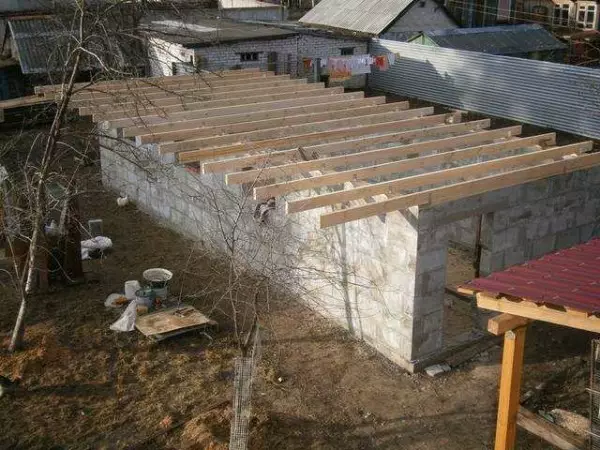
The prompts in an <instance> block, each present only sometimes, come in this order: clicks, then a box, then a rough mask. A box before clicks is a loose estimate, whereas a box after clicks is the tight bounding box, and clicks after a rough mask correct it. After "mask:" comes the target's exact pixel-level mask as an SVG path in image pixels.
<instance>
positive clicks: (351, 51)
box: [340, 47, 354, 56]
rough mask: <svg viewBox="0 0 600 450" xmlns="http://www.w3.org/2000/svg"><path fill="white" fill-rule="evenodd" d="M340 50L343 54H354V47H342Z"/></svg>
mask: <svg viewBox="0 0 600 450" xmlns="http://www.w3.org/2000/svg"><path fill="white" fill-rule="evenodd" d="M340 52H341V55H342V56H352V55H354V47H343V48H340Z"/></svg>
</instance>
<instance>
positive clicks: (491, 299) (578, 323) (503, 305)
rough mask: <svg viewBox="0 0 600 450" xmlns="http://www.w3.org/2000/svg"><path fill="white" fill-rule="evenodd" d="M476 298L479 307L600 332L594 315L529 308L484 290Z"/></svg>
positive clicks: (598, 323) (599, 320) (599, 324)
mask: <svg viewBox="0 0 600 450" xmlns="http://www.w3.org/2000/svg"><path fill="white" fill-rule="evenodd" d="M476 298H477V306H478V307H479V308H483V309H489V310H492V311H498V312H501V313H507V314H512V315H515V316H520V317H525V318H528V319H531V320H539V321H542V322H548V323H553V324H555V325H562V326H565V327H570V328H577V329H579V330H586V331H592V332H594V333H600V319H599V318H597V317H595V316H589V317H581V316H576V315H572V314H568V313H566V312H562V311H559V310H556V309H550V308H531V307H530V306H524V305H522V304H521V303H522V302H516V301H510V300H507V299H505V298H503V297H500V298H496V296H495V295H492V294H488V293H485V292H479V293H477V294H476Z"/></svg>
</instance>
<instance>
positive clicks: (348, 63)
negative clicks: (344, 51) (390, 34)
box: [303, 53, 399, 81]
mask: <svg viewBox="0 0 600 450" xmlns="http://www.w3.org/2000/svg"><path fill="white" fill-rule="evenodd" d="M398 56H399V55H397V54H395V53H388V54H386V55H380V56H371V55H352V56H332V57H328V58H314V59H313V58H304V60H303V63H304V69H305V70H306V71H308V70H310V69H311V68H312V67H314V60H318V61H319V63H320V65H321V67H323V68H326V70H327V72H328V73H329V79H330V80H331V81H344V80H347V79H349V78H350V77H352V76H353V75H363V74H367V73H371V68H372V66H375V67H376V68H377V69H378V70H380V71H385V70H388V69H389V67H390V66H392V65H393V64H394V63H395V62H396V58H397V57H398Z"/></svg>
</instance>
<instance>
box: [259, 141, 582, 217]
mask: <svg viewBox="0 0 600 450" xmlns="http://www.w3.org/2000/svg"><path fill="white" fill-rule="evenodd" d="M591 144H592V143H591V142H584V143H577V144H570V145H565V146H562V147H554V148H551V149H547V150H538V151H532V152H530V153H525V154H522V155H517V156H508V157H504V158H497V159H492V160H489V161H485V162H481V163H475V164H468V165H464V166H459V167H454V168H451V169H442V170H436V171H433V172H428V173H423V174H419V175H413V176H408V177H404V178H399V179H396V180H391V181H384V182H381V183H373V184H369V185H367V186H364V187H362V188H356V189H350V190H346V191H339V192H333V193H329V194H322V195H318V196H315V197H312V198H307V199H302V200H296V201H294V202H290V203H288V212H299V211H306V210H308V209H315V208H320V207H322V206H328V205H335V204H338V203H343V202H347V201H349V200H356V199H357V198H366V197H372V196H373V195H376V194H388V195H389V194H399V193H401V192H403V191H406V190H409V189H416V188H420V187H422V186H431V185H435V184H441V183H447V182H449V181H452V180H459V179H463V178H470V177H481V176H486V175H488V174H490V173H491V172H493V171H498V170H506V169H509V168H515V167H522V166H526V165H531V164H537V163H540V162H542V161H544V160H548V159H554V158H560V157H562V156H565V155H570V154H572V153H580V152H583V151H586V150H590V149H591ZM504 146H510V144H509V143H502V144H489V145H486V146H484V151H485V150H486V149H487V150H490V149H491V151H489V153H494V152H497V151H502V149H503V148H504ZM513 148H514V147H513ZM516 148H519V146H517V147H516ZM477 151H479V149H476V150H475V153H477ZM461 152H465V153H467V154H472V153H471V152H470V150H469V149H466V150H457V151H456V153H457V154H459V155H460V154H461ZM446 155H452V153H445V154H440V155H433V156H427V157H423V160H425V161H429V160H431V161H434V163H436V162H437V163H436V164H439V161H440V160H443V159H444V156H446ZM416 160H417V165H416V166H415V167H418V164H419V162H421V161H420V160H419V158H416ZM412 162H413V161H412V160H408V161H406V162H402V163H401V164H398V163H392V165H393V166H400V165H404V167H411V168H414V167H412ZM365 172H366V171H365ZM336 175H337V174H336ZM340 178H341V177H340ZM288 184H289V185H290V186H292V187H293V186H296V185H299V184H300V183H298V182H290V183H288ZM305 184H306V185H308V184H309V183H305ZM332 184H335V183H332ZM276 186H277V185H276ZM450 186H452V185H450ZM286 188H287V186H277V189H275V188H271V187H270V186H265V187H260V188H256V189H255V196H256V198H257V199H258V198H262V197H263V196H264V195H270V196H271V197H272V196H273V194H274V193H275V192H280V191H282V190H285V189H286ZM369 206H370V205H369Z"/></svg>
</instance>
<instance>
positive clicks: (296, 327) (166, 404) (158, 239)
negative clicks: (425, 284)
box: [0, 167, 590, 450]
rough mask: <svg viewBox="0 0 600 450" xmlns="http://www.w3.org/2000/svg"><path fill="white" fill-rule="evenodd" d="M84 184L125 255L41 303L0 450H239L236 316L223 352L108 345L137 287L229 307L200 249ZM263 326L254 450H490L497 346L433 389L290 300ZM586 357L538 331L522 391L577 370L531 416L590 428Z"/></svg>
mask: <svg viewBox="0 0 600 450" xmlns="http://www.w3.org/2000/svg"><path fill="white" fill-rule="evenodd" d="M86 170H87V171H88V173H87V174H85V175H86V176H85V177H83V178H84V179H85V180H87V183H88V186H87V187H88V189H91V190H92V191H93V192H92V193H91V194H90V195H86V196H85V197H83V198H82V201H81V207H82V219H83V222H84V223H85V222H86V221H87V219H89V218H101V219H103V221H104V233H105V234H106V235H107V236H109V237H110V238H111V239H112V240H113V242H114V250H113V252H112V253H111V254H109V255H108V256H107V257H106V258H105V259H104V260H102V261H92V262H91V263H90V264H86V270H88V271H89V279H90V280H94V282H90V283H87V284H85V285H79V286H75V287H69V288H65V289H62V290H60V291H58V292H55V293H52V294H48V295H44V296H39V297H37V298H35V299H34V301H32V304H31V309H30V313H29V315H28V317H27V324H28V328H27V334H26V340H27V347H26V349H25V350H24V351H22V352H20V353H18V354H15V355H9V354H7V353H6V352H5V351H4V350H2V353H0V374H4V375H9V376H14V375H19V376H22V377H23V380H22V383H21V385H20V386H19V388H18V389H17V390H16V391H14V392H12V393H10V394H9V395H6V396H4V397H3V398H1V399H0V448H7V449H8V448H11V449H20V448H22V449H25V448H27V449H30V448H33V449H51V448H52V449H60V448H77V449H79V448H80V449H84V448H85V449H87V448H107V449H109V448H111V449H112V448H140V449H142V448H144V449H146V448H172V449H178V448H210V449H213V450H214V449H224V448H227V447H226V444H225V442H226V439H227V435H228V430H229V417H230V410H229V407H228V406H226V404H224V403H223V402H227V401H228V400H230V398H231V392H232V379H233V358H234V356H235V355H236V354H237V349H236V347H235V345H234V341H233V338H232V332H231V331H232V329H231V324H230V323H228V321H227V319H226V317H225V315H222V314H221V313H220V311H219V310H218V309H216V310H214V311H213V316H214V317H215V319H217V320H218V321H219V322H220V327H219V329H218V330H216V331H214V332H211V336H212V338H213V340H212V341H211V340H209V339H208V338H206V337H205V336H203V335H202V334H199V333H197V334H190V335H185V336H180V337H177V338H173V339H171V340H168V341H164V342H162V343H150V342H148V341H147V340H146V339H145V338H144V337H143V336H142V335H141V334H139V333H137V332H133V333H128V334H115V333H114V332H112V331H110V330H109V325H110V324H111V323H112V322H113V321H114V320H115V319H116V317H117V316H118V314H119V313H118V312H117V311H115V310H112V309H107V308H105V307H104V305H103V302H104V299H105V297H106V296H107V295H108V294H110V293H112V292H117V291H119V290H121V289H122V286H123V283H124V281H125V280H129V279H141V274H142V271H143V270H144V269H146V268H149V267H166V268H169V269H171V270H172V271H173V272H174V273H175V274H176V276H175V279H174V283H173V287H172V291H173V292H179V291H180V290H182V291H183V293H184V294H186V295H192V294H197V293H198V292H201V293H202V294H201V295H196V296H195V297H193V299H192V300H191V302H192V303H193V304H194V305H196V306H197V307H198V308H199V309H200V310H203V311H206V308H207V307H208V305H210V304H213V303H212V299H211V296H218V295H222V294H223V292H222V291H219V289H221V290H222V289H224V288H223V287H222V286H220V285H219V283H218V282H217V281H218V279H219V277H220V276H221V275H220V273H221V271H220V270H219V267H220V263H219V261H217V260H212V259H208V258H201V259H197V260H194V261H192V266H193V267H192V269H193V272H194V274H195V276H194V277H190V276H187V277H183V276H182V273H183V272H184V270H185V269H186V268H188V269H189V267H190V261H189V260H188V256H189V255H190V248H192V247H193V246H192V243H191V242H189V241H188V240H186V239H183V238H182V237H180V236H178V235H176V234H175V233H172V232H171V231H169V230H167V229H165V228H162V227H161V226H159V225H158V224H157V223H156V222H154V221H153V220H152V219H151V218H150V217H148V216H146V215H145V214H143V213H141V212H139V211H137V210H136V208H135V205H129V206H127V207H125V208H119V207H117V204H116V201H115V198H116V196H115V194H114V193H111V192H104V191H103V190H102V187H101V185H100V183H99V181H98V176H97V172H98V168H97V167H90V168H88V169H86ZM215 280H217V281H215ZM207 286H208V287H209V289H207ZM208 293H212V294H208ZM0 296H1V297H0V298H1V301H2V307H1V308H0V333H2V334H1V335H0V338H2V339H3V342H2V348H5V347H6V346H5V344H6V342H7V339H8V333H9V332H10V330H11V326H12V324H13V321H14V318H15V316H16V311H17V307H18V303H17V301H16V299H15V298H14V296H13V295H12V293H11V292H10V290H9V289H8V288H4V289H3V291H2V292H0ZM457 301H460V300H457ZM467 309H468V308H467ZM261 325H262V326H263V328H264V330H265V335H264V336H265V338H264V340H263V357H262V362H261V366H260V370H259V376H258V377H257V379H256V384H255V388H254V392H253V421H252V427H253V431H252V437H251V448H252V449H298V450H300V449H302V450H307V449H332V450H334V449H335V450H338V449H339V450H342V449H343V450H351V449H423V450H434V449H435V450H437V449H439V448H444V449H448V450H453V449H456V450H458V449H460V450H464V449H490V448H493V446H492V441H493V434H494V426H495V418H496V417H495V416H496V404H497V388H498V375H499V361H500V357H501V349H500V347H499V346H495V347H493V348H492V349H490V350H489V351H487V352H485V353H483V354H482V355H480V356H479V357H477V358H476V359H475V360H473V361H471V362H468V363H466V364H465V365H464V366H462V367H460V368H459V369H456V370H453V371H452V372H450V373H448V374H447V375H443V376H441V377H439V378H430V377H428V376H427V375H423V374H415V375H412V374H409V373H407V372H405V371H403V370H401V369H400V368H398V367H397V366H395V365H393V364H392V363H390V362H389V361H387V360H386V359H385V358H383V357H381V356H379V355H378V354H377V353H376V352H374V351H373V350H372V349H370V348H369V347H368V346H366V345H364V344H362V343H360V342H358V341H356V340H355V339H353V338H352V337H351V336H350V335H349V334H348V333H346V332H345V331H343V330H341V329H339V328H337V327H335V326H332V325H331V324H330V323H328V322H327V321H326V320H324V319H323V318H321V317H319V316H317V315H315V314H314V313H312V312H311V311H309V310H308V309H306V308H304V307H303V306H301V305H300V304H298V303H297V302H294V301H292V300H288V299H278V300H277V301H274V302H273V303H272V305H271V309H270V311H269V312H268V314H267V315H265V316H264V317H263V321H262V324H261ZM589 347H590V335H589V334H587V333H582V332H577V331H573V330H569V329H564V328H559V327H552V326H547V325H539V324H534V325H533V326H532V327H531V329H530V331H529V332H528V337H527V344H526V349H527V350H526V368H525V371H524V389H523V392H525V391H526V390H528V389H532V388H533V387H535V386H536V385H538V384H539V383H540V382H542V381H544V380H546V379H548V378H549V377H551V376H552V375H553V374H558V373H562V371H563V370H564V369H565V368H570V370H569V371H568V372H565V375H564V376H562V377H559V378H557V379H556V380H555V381H554V382H553V383H552V385H551V386H550V388H549V390H548V391H549V393H548V394H547V395H544V396H543V397H541V398H539V399H536V401H535V404H534V405H532V409H535V410H537V409H544V410H549V409H552V408H556V407H563V408H565V409H571V410H575V411H577V412H580V413H582V414H587V404H588V403H587V394H586V393H585V390H584V389H585V386H586V384H585V383H586V374H587V364H586V360H585V358H587V356H588V353H589ZM582 357H583V358H584V359H582ZM279 379H281V382H280V381H279ZM214 405H219V406H218V407H217V408H215V409H210V410H208V409H209V408H210V407H211V406H214ZM173 425H180V426H175V427H174V428H173V429H172V430H171V427H172V426H173ZM518 439H519V443H518V448H519V449H536V450H540V449H545V448H550V447H548V446H546V445H543V444H542V443H541V442H540V441H539V440H538V439H537V438H535V437H531V436H528V435H527V434H526V433H524V432H522V431H520V432H519V437H518Z"/></svg>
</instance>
